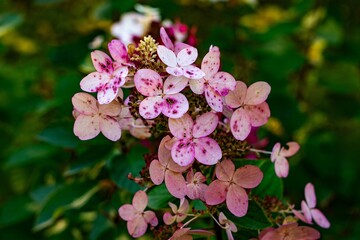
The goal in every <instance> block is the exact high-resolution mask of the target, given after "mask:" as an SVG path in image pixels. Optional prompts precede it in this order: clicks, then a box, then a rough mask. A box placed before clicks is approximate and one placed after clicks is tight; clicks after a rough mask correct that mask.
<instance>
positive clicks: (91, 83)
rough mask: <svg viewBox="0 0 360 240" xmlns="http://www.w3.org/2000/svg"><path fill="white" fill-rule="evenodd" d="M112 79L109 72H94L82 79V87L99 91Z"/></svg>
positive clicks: (91, 90)
mask: <svg viewBox="0 0 360 240" xmlns="http://www.w3.org/2000/svg"><path fill="white" fill-rule="evenodd" d="M109 80H110V75H108V74H107V73H98V72H92V73H89V74H88V75H87V76H86V77H84V78H83V79H82V80H81V81H80V88H81V89H82V90H84V91H86V92H98V91H99V90H101V89H102V88H103V87H104V86H105V85H106V84H107V83H108V82H109Z"/></svg>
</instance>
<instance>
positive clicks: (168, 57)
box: [157, 45, 177, 67]
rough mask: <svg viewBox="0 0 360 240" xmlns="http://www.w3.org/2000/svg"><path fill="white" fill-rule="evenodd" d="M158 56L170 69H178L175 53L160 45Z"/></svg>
mask: <svg viewBox="0 0 360 240" xmlns="http://www.w3.org/2000/svg"><path fill="white" fill-rule="evenodd" d="M157 54H158V56H159V58H160V59H161V61H162V62H163V63H165V64H166V65H167V66H169V67H176V66H177V59H176V55H175V53H174V52H173V51H171V50H170V49H168V48H167V47H165V46H162V45H159V46H158V48H157Z"/></svg>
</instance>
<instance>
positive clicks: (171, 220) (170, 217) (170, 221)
mask: <svg viewBox="0 0 360 240" xmlns="http://www.w3.org/2000/svg"><path fill="white" fill-rule="evenodd" d="M175 220H176V215H171V213H169V212H166V213H164V215H163V221H164V223H165V224H166V225H171V224H173V223H174V222H175Z"/></svg>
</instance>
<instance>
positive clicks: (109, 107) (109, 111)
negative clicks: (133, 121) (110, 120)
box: [99, 101, 121, 117]
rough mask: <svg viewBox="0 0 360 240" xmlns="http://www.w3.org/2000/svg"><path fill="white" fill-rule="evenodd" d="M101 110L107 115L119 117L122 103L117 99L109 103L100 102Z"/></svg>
mask: <svg viewBox="0 0 360 240" xmlns="http://www.w3.org/2000/svg"><path fill="white" fill-rule="evenodd" d="M99 112H100V113H101V114H102V115H105V116H111V117H117V116H119V115H120V112H121V105H120V103H119V102H117V101H112V102H111V103H109V104H100V105H99Z"/></svg>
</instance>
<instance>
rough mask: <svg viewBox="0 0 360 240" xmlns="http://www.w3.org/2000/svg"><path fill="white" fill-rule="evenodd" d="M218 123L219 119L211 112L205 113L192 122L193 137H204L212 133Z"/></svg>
mask: <svg viewBox="0 0 360 240" xmlns="http://www.w3.org/2000/svg"><path fill="white" fill-rule="evenodd" d="M218 123H219V117H218V116H217V115H216V114H215V113H213V112H207V113H204V114H202V115H201V116H199V117H197V118H196V120H195V122H194V127H193V136H194V137H195V138H200V137H205V136H208V135H210V134H211V133H213V132H214V130H215V129H216V127H217V125H218Z"/></svg>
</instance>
